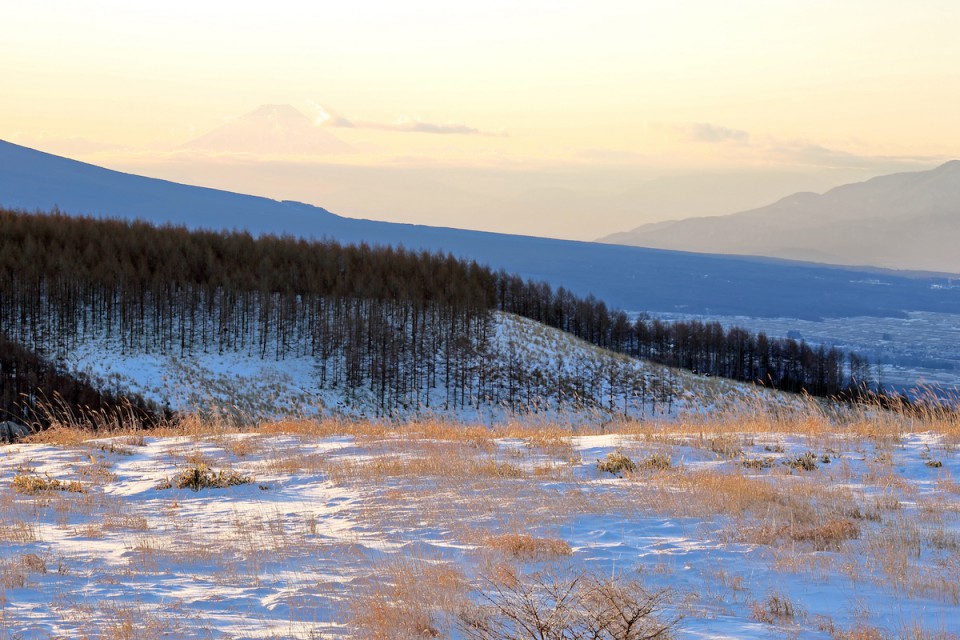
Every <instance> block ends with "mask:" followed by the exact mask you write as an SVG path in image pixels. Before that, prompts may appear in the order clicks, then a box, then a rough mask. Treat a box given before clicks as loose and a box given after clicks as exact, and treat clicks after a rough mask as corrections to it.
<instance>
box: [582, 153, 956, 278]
mask: <svg viewBox="0 0 960 640" xmlns="http://www.w3.org/2000/svg"><path fill="white" fill-rule="evenodd" d="M599 241H600V242H608V243H615V244H624V245H632V246H642V247H651V248H658V249H670V250H678V251H696V252H707V253H721V254H736V255H754V256H758V255H759V256H770V257H777V258H786V259H795V260H809V261H817V262H828V263H832V264H842V265H865V264H869V265H874V266H878V267H885V268H891V269H915V270H926V271H940V272H949V273H960V252H958V251H957V247H958V246H960V160H951V161H950V162H947V163H945V164H943V165H941V166H939V167H937V168H935V169H932V170H929V171H918V172H909V173H896V174H891V175H886V176H879V177H876V178H873V179H871V180H867V181H866V182H860V183H855V184H848V185H843V186H840V187H836V188H834V189H831V190H830V191H827V192H826V193H824V194H822V195H820V194H815V193H795V194H793V195H791V196H787V197H786V198H783V199H782V200H779V201H777V202H774V203H773V204H770V205H768V206H765V207H761V208H759V209H752V210H750V211H744V212H741V213H736V214H732V215H727V216H711V217H704V218H688V219H684V220H674V221H669V222H659V223H655V224H648V225H643V226H640V227H637V228H635V229H633V230H631V231H626V232H623V233H615V234H612V235H609V236H606V237H604V238H601V239H600V240H599Z"/></svg>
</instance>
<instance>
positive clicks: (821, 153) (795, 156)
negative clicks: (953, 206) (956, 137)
mask: <svg viewBox="0 0 960 640" xmlns="http://www.w3.org/2000/svg"><path fill="white" fill-rule="evenodd" d="M769 152H770V153H772V154H773V155H775V156H779V157H780V158H782V159H784V160H786V161H788V162H790V163H792V164H801V165H807V166H815V167H823V168H830V169H860V170H864V171H903V170H911V169H916V168H924V167H929V166H930V165H932V164H940V163H943V162H946V161H947V160H949V159H950V158H948V157H946V156H882V155H876V156H872V155H861V154H856V153H851V152H849V151H843V150H839V149H831V148H829V147H825V146H823V145H821V144H817V143H813V142H807V141H789V142H778V143H774V144H773V145H771V146H770V148H769Z"/></svg>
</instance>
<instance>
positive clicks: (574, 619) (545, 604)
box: [458, 567, 678, 640]
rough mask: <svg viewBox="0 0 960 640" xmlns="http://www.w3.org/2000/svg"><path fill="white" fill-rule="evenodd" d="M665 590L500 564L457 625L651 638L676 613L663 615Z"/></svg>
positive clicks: (567, 638)
mask: <svg viewBox="0 0 960 640" xmlns="http://www.w3.org/2000/svg"><path fill="white" fill-rule="evenodd" d="M668 595H669V592H668V591H654V592H650V591H647V590H646V589H644V588H643V587H642V586H641V585H640V584H639V583H638V582H637V581H635V580H629V579H622V578H621V579H617V578H610V579H604V578H599V577H597V576H594V575H590V574H587V573H583V572H580V571H572V572H570V573H568V574H567V575H564V576H560V575H557V574H556V573H554V572H550V571H544V572H536V573H532V574H530V575H528V576H523V575H521V574H519V573H518V572H517V571H516V570H515V569H513V568H512V567H500V568H499V571H497V572H496V574H495V575H493V576H492V577H488V578H487V579H486V584H485V585H484V590H483V591H481V593H480V599H481V603H480V604H477V605H474V606H472V607H467V608H465V609H464V610H463V611H462V612H461V614H460V619H459V622H458V628H459V629H460V631H461V632H462V633H463V635H464V636H465V637H467V638H471V639H473V640H522V639H523V640H525V639H528V638H529V639H533V640H581V639H583V640H586V639H588V638H589V639H591V640H656V639H665V638H669V637H671V636H670V631H671V630H672V629H673V628H674V627H675V626H676V624H677V622H678V619H677V618H671V617H669V616H666V615H665V612H664V608H665V605H666V603H667V597H668Z"/></svg>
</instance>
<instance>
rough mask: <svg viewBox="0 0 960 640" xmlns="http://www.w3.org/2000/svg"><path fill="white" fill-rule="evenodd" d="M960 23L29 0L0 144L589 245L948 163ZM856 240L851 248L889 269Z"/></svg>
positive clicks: (333, 206) (361, 212)
mask: <svg viewBox="0 0 960 640" xmlns="http://www.w3.org/2000/svg"><path fill="white" fill-rule="evenodd" d="M958 30H960V8H958V5H957V4H956V3H955V2H948V1H937V0H921V1H919V2H914V3H910V4H909V5H908V4H903V3H892V2H881V3H877V2H865V1H859V0H857V1H850V2H844V3H819V2H814V3H811V2H793V1H790V2H778V3H768V2H760V1H757V0H754V1H735V2H726V3H716V2H709V1H707V0H697V1H693V2H685V3H649V2H617V1H610V2H602V3H594V4H593V5H591V6H588V5H586V4H583V3H578V2H559V3H549V4H545V3H539V2H535V3H522V4H517V3H507V2H499V1H493V2H485V3H475V4H463V3H453V4H451V3H438V2H429V1H425V0H415V1H413V2H408V3H402V4H397V3H386V2H373V1H363V2H360V3H351V5H350V6H349V7H347V6H346V5H330V4H329V3H316V4H314V5H309V6H308V5H304V4H302V3H295V2H285V1H279V2H274V3H270V4H269V5H262V4H256V3H239V4H238V3H224V2H204V3H196V2H193V3H187V2H180V1H177V0H174V1H171V2H165V3H162V4H161V3H151V4H142V3H138V4H136V5H131V4H126V3H117V2H107V1H103V0H98V1H95V2H89V3H82V4H78V3H72V2H66V1H54V2H47V3H42V4H21V5H17V6H10V7H6V8H5V9H4V19H3V21H2V22H0V36H2V38H3V41H4V43H5V47H4V52H3V53H2V54H0V55H2V59H3V63H2V74H3V75H2V77H3V83H4V103H3V106H2V108H0V139H4V140H9V141H12V142H16V143H18V144H23V145H26V146H30V147H34V148H38V149H41V150H45V151H49V152H52V153H57V154H61V155H65V156H68V157H72V158H77V159H80V160H84V161H87V162H93V163H95V164H98V165H102V166H107V167H110V168H114V169H119V170H122V171H129V172H134V173H139V174H144V175H149V176H154V177H160V178H166V179H171V180H176V181H181V182H188V183H191V184H201V185H205V186H211V187H217V188H223V189H228V190H232V191H239V192H244V193H251V194H254V195H263V196H267V197H271V198H277V199H292V200H300V201H303V202H308V203H311V204H316V205H319V206H322V207H325V208H327V209H329V210H331V211H335V212H337V213H339V214H342V215H345V216H351V217H365V218H371V219H378V220H391V221H402V222H414V223H421V224H431V225H441V226H452V227H461V228H470V229H484V230H492V231H501V232H508V233H523V234H530V235H540V236H549V237H561V238H571V239H582V240H593V239H597V238H599V237H601V236H606V235H609V234H613V233H617V232H624V231H627V230H629V229H633V228H636V227H638V226H641V225H644V224H648V223H655V222H661V221H665V220H671V219H680V218H686V217H691V216H716V215H723V214H730V213H734V212H737V211H746V210H751V209H757V208H759V207H764V206H766V205H769V204H770V203H772V202H776V201H778V200H780V199H781V198H784V197H787V196H790V195H791V194H793V193H796V192H816V193H823V192H825V191H828V190H829V189H831V188H833V187H837V186H839V185H843V184H848V183H853V182H860V181H864V180H868V179H870V178H873V177H876V176H880V175H886V174H891V173H897V172H909V171H914V172H915V171H925V170H931V169H934V168H935V167H938V166H940V165H942V164H943V163H945V162H947V161H948V160H951V159H954V158H955V157H957V156H958V155H960V127H958V125H957V123H956V118H955V113H956V108H957V105H958V104H960V72H958V66H957V62H958V61H960V40H958V39H957V38H956V37H955V36H956V33H957V32H958ZM825 202H826V201H825ZM777 206H778V207H780V209H779V210H781V213H782V210H783V207H782V206H781V205H777ZM825 211H826V210H822V211H821V213H825ZM783 215H786V214H783ZM804 215H806V214H804ZM811 215H812V214H811ZM798 224H800V223H798ZM906 224H907V223H905V222H902V221H900V222H896V223H894V222H891V224H890V226H889V227H888V228H887V227H885V228H884V229H883V230H877V233H880V232H881V231H882V233H888V232H889V233H895V234H897V235H898V236H901V235H902V234H903V233H904V231H903V229H904V226H903V225H906ZM897 225H900V226H897ZM800 226H803V227H804V228H805V229H807V230H808V231H810V232H811V233H813V231H812V230H811V229H812V224H806V223H804V224H801V225H800ZM757 241H760V236H758V238H757ZM698 242H699V241H698ZM731 243H732V244H731V245H730V246H731V247H732V248H731V249H730V250H734V251H738V252H739V251H741V250H744V251H750V252H753V251H754V249H753V247H752V245H750V244H749V243H748V242H746V238H742V237H739V238H737V239H736V242H733V240H731ZM737 243H741V244H737ZM788 245H789V243H787V244H784V243H778V244H777V245H776V246H777V249H776V251H774V253H776V252H782V254H783V255H786V256H790V257H806V258H815V257H816V256H814V255H813V254H810V253H809V252H808V253H803V252H800V253H796V252H792V251H793V249H795V247H791V246H788ZM658 246H659V245H658ZM769 246H773V245H769ZM682 248H690V249H694V250H699V249H701V248H702V249H704V250H707V246H706V245H703V244H702V243H701V244H691V245H689V246H684V247H682ZM822 249H823V251H822V253H823V259H824V260H830V261H838V258H837V255H838V251H837V250H835V249H834V248H831V247H830V246H828V245H826V244H825V245H824V246H823V248H822ZM709 250H714V249H709ZM716 250H727V249H716ZM771 251H773V250H772V249H771V250H767V251H764V253H765V254H767V255H770V254H771ZM864 251H865V253H863V254H860V255H847V256H846V258H849V261H853V262H857V263H862V262H867V263H877V264H879V263H880V262H879V261H878V260H877V259H875V254H870V253H866V249H865V250H864ZM791 252H792V253H791ZM846 258H845V259H844V260H843V261H844V262H846V261H848V260H847V259H846ZM885 264H893V263H889V262H888V263H885ZM912 264H913V263H911V265H912ZM897 266H899V263H897ZM917 266H921V267H922V266H923V265H922V264H918V265H917ZM931 267H932V265H931Z"/></svg>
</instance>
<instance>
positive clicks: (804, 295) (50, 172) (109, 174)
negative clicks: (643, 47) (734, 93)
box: [0, 141, 960, 319]
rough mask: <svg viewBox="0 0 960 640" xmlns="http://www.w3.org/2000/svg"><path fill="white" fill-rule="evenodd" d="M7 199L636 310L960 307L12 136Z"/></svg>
mask: <svg viewBox="0 0 960 640" xmlns="http://www.w3.org/2000/svg"><path fill="white" fill-rule="evenodd" d="M945 171H951V172H952V171H955V168H954V166H953V165H948V166H947V167H946V168H945ZM0 205H2V206H5V207H9V208H21V209H26V210H50V209H53V208H54V207H58V208H59V209H60V210H61V211H64V212H67V213H72V214H88V215H96V216H103V217H115V218H126V219H143V220H147V221H150V222H154V223H171V224H178V225H185V226H187V227H189V228H206V229H246V230H249V231H250V232H251V233H254V234H263V233H274V234H289V235H295V236H303V237H309V238H332V239H336V240H338V241H340V242H344V243H358V242H366V243H368V244H374V245H387V244H391V245H403V246H404V247H407V248H417V249H428V250H431V251H445V252H451V253H453V254H455V255H457V256H462V257H465V258H469V259H474V260H477V261H478V262H482V263H486V264H489V265H491V266H493V267H494V268H498V269H500V268H502V269H505V270H507V271H508V272H516V273H519V274H521V275H523V276H525V277H529V278H535V279H539V280H545V281H547V282H549V283H551V284H552V285H554V286H564V287H566V288H568V289H570V290H571V291H573V292H576V293H578V294H589V293H592V294H594V295H596V296H597V297H598V298H600V299H602V300H604V301H606V302H607V303H608V304H609V305H611V306H614V307H618V308H622V309H625V310H628V311H642V310H648V311H663V312H683V313H702V314H719V315H728V316H729V315H743V316H754V317H797V318H808V319H816V318H820V317H846V316H902V314H903V312H905V311H938V312H944V313H960V288H951V287H950V281H949V280H947V279H945V278H936V277H920V276H918V275H917V274H898V273H895V272H887V271H877V270H855V269H847V268H836V267H829V266H823V265H815V264H803V263H795V262H787V261H778V260H770V259H764V258H733V257H723V256H713V255H701V254H694V253H682V252H675V251H663V250H656V249H641V248H636V247H628V246H616V245H610V244H600V243H589V242H573V241H564V240H551V239H544V238H535V237H528V236H513V235H505V234H496V233H484V232H476V231H463V230H458V229H450V228H442V227H426V226H418V225H407V224H395V223H386V222H375V221H371V220H356V219H350V218H343V217H340V216H337V215H334V214H332V213H330V212H329V211H327V210H325V209H322V208H320V207H315V206H311V205H307V204H302V203H298V202H289V201H283V202H280V201H275V200H270V199H267V198H260V197H255V196H246V195H240V194H236V193H230V192H225V191H218V190H215V189H207V188H202V187H195V186H187V185H182V184H177V183H173V182H168V181H164V180H157V179H153V178H146V177H142V176H136V175H131V174H125V173H120V172H117V171H111V170H108V169H104V168H101V167H97V166H94V165H90V164H85V163H82V162H77V161H74V160H69V159H66V158H62V157H58V156H54V155H50V154H47V153H42V152H39V151H35V150H32V149H29V148H26V147H22V146H18V145H14V144H11V143H7V142H3V141H0Z"/></svg>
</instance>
